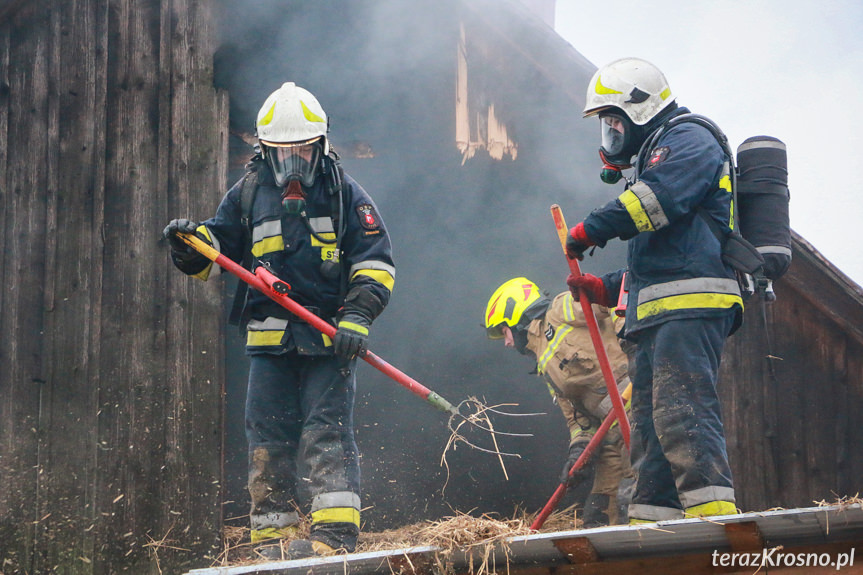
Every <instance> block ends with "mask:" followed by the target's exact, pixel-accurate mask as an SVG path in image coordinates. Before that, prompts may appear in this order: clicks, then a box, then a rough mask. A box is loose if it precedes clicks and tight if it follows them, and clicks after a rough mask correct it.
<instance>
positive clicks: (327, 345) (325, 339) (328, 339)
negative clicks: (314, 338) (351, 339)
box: [321, 333, 333, 347]
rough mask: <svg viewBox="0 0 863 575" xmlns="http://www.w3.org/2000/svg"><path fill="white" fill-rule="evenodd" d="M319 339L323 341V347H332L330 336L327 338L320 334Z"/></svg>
mask: <svg viewBox="0 0 863 575" xmlns="http://www.w3.org/2000/svg"><path fill="white" fill-rule="evenodd" d="M321 337H322V338H323V339H324V347H330V346H332V345H333V340H331V339H330V336H328V335H327V334H325V333H322V334H321Z"/></svg>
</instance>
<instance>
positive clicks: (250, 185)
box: [228, 162, 258, 333]
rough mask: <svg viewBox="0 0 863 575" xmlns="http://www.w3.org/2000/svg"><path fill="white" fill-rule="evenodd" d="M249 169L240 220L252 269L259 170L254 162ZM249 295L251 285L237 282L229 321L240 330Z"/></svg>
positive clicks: (245, 261) (247, 265) (246, 262)
mask: <svg viewBox="0 0 863 575" xmlns="http://www.w3.org/2000/svg"><path fill="white" fill-rule="evenodd" d="M248 168H249V171H248V172H246V175H245V176H243V183H242V185H241V188H240V222H241V223H242V224H243V231H244V235H245V241H244V242H243V246H244V249H243V262H242V263H243V267H244V268H246V269H247V270H249V271H251V269H252V206H253V205H254V204H255V196H256V195H257V193H258V172H257V167H256V166H255V165H254V162H249V165H248ZM248 295H249V286H248V285H246V283H245V282H237V291H236V292H234V303H233V304H231V314H230V315H229V316H228V323H230V324H231V325H236V326H240V332H241V333H242V331H243V328H244V327H245V324H246V319H247V318H246V317H245V315H246V314H245V311H246V301H247V299H248Z"/></svg>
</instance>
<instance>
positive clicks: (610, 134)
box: [599, 112, 644, 184]
mask: <svg viewBox="0 0 863 575" xmlns="http://www.w3.org/2000/svg"><path fill="white" fill-rule="evenodd" d="M599 125H600V130H601V136H602V145H601V146H600V148H599V157H600V159H602V164H603V166H602V172H600V179H602V181H603V182H605V183H606V184H616V183H617V182H619V181H620V179H621V178H622V177H623V174H622V173H621V170H625V169H628V168H631V167H632V163H631V160H632V156H633V155H634V154H635V153H636V152H638V148H639V146H640V145H641V140H642V139H643V136H644V129H643V128H642V127H641V126H636V125H635V124H634V123H633V122H632V120H630V119H629V118H628V117H627V116H626V115H625V114H623V113H619V112H605V113H602V114H600V115H599Z"/></svg>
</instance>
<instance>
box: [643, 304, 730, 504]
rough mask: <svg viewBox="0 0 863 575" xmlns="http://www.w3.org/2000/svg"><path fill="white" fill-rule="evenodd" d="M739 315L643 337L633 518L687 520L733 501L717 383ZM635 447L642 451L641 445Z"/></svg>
mask: <svg viewBox="0 0 863 575" xmlns="http://www.w3.org/2000/svg"><path fill="white" fill-rule="evenodd" d="M733 320H734V312H733V311H729V312H728V313H727V314H726V315H723V316H720V317H713V318H689V319H678V320H672V321H668V322H665V323H663V324H660V325H657V326H654V327H651V328H648V329H645V330H643V331H640V332H639V333H638V336H639V337H638V340H637V342H638V346H637V349H636V351H635V365H634V369H633V370H632V385H633V397H632V420H633V425H632V432H633V440H634V441H637V442H639V444H638V446H637V447H636V449H635V452H636V453H640V456H639V457H638V458H637V459H635V460H634V461H633V464H634V465H635V467H636V469H635V472H636V477H637V483H636V487H635V494H634V495H633V499H632V504H631V505H630V507H629V516H630V518H631V519H640V520H648V521H659V520H666V519H677V518H680V517H683V509H687V508H691V507H694V506H697V505H701V504H704V503H706V502H712V501H728V502H731V503H733V502H734V488H733V485H732V480H731V469H730V468H729V465H728V455H727V451H726V445H725V434H724V431H723V427H722V421H721V416H720V407H719V398H718V396H717V393H716V381H717V377H718V373H719V362H720V357H721V355H722V349H723V347H724V345H725V339H726V337H727V336H728V333H729V331H730V330H731V326H732V323H733ZM634 447H635V446H634Z"/></svg>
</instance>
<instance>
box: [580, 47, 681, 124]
mask: <svg viewBox="0 0 863 575" xmlns="http://www.w3.org/2000/svg"><path fill="white" fill-rule="evenodd" d="M673 101H674V95H673V94H672V93H671V88H669V86H668V81H667V80H666V79H665V75H664V74H663V73H662V72H661V71H660V70H659V68H657V67H656V66H654V65H653V64H651V63H650V62H647V61H645V60H641V59H639V58H622V59H620V60H615V61H614V62H611V63H610V64H607V65H605V66H603V67H602V68H600V69H599V70H597V71H596V73H595V74H594V75H593V78H591V80H590V84H589V85H588V87H587V99H586V102H585V106H584V117H585V118H587V117H590V116H595V115H597V114H599V113H600V112H602V111H603V110H606V109H608V108H611V107H615V108H619V109H620V110H622V111H623V112H624V113H625V114H626V115H627V117H629V119H630V120H632V123H634V124H636V125H638V126H643V125H645V124H646V123H647V122H649V121H650V120H651V119H653V118H654V117H656V115H657V114H659V113H660V112H661V111H662V110H664V109H665V108H666V107H668V106H669V105H670V104H671V103H672V102H673Z"/></svg>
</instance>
